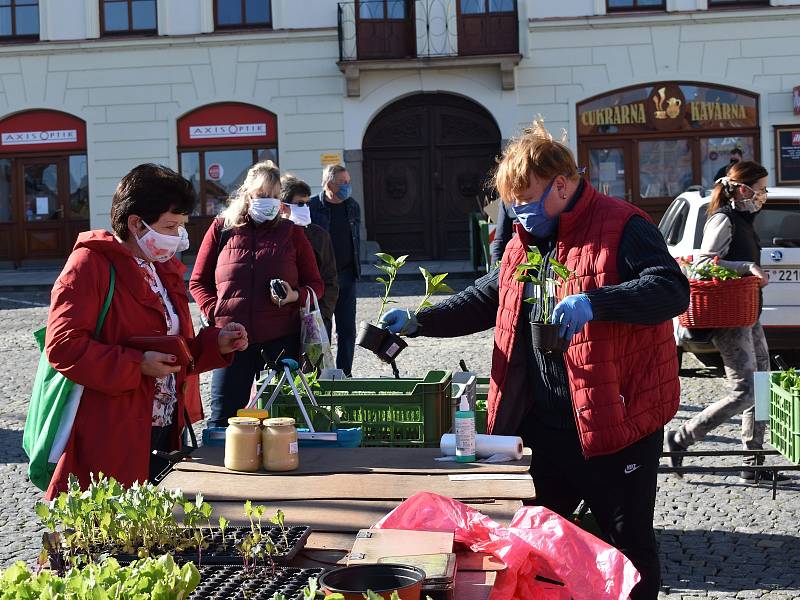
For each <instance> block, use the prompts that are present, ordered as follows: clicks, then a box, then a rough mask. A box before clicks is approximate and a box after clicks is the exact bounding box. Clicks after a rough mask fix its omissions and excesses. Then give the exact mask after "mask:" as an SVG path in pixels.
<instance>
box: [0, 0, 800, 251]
mask: <svg viewBox="0 0 800 600" xmlns="http://www.w3.org/2000/svg"><path fill="white" fill-rule="evenodd" d="M798 30H800V0H770V1H751V2H737V1H735V0H734V1H732V0H726V1H718V0H559V1H558V2H555V1H553V2H551V1H549V0H548V1H544V0H516V1H515V0H350V1H348V2H336V1H335V0H303V1H298V0H271V1H270V0H38V1H37V0H7V1H6V2H2V3H0V262H3V263H11V264H14V265H20V264H29V263H37V262H42V261H55V262H58V261H62V260H63V258H64V257H65V256H66V255H67V254H68V252H69V249H70V248H71V245H72V243H73V241H74V239H75V236H76V235H77V232H79V231H81V230H83V229H87V228H89V227H91V228H100V227H107V226H108V223H109V221H108V213H109V208H110V202H111V197H112V195H113V192H114V188H115V186H116V184H117V182H118V181H119V179H120V177H122V176H123V175H124V174H125V173H126V172H127V171H128V170H129V169H130V168H132V167H133V166H135V165H136V164H139V163H142V162H158V163H163V164H166V165H169V166H171V167H173V168H176V169H178V170H180V171H181V172H182V173H183V174H184V175H185V176H186V177H187V178H189V179H190V180H191V181H192V182H193V183H194V184H195V186H196V189H197V191H198V195H199V197H200V202H199V204H198V208H197V211H196V214H195V215H193V216H192V219H191V221H190V236H191V241H192V244H193V245H194V247H197V245H199V242H200V240H201V239H202V235H203V233H204V232H205V229H206V228H207V227H208V225H209V223H210V222H211V219H213V217H214V216H215V215H216V214H217V213H218V211H219V210H220V207H221V206H223V205H224V203H225V199H226V198H227V196H228V195H229V194H230V193H231V192H232V191H233V190H234V189H235V188H236V187H237V185H238V184H239V183H240V182H241V180H242V178H243V175H244V173H245V171H246V170H247V167H249V165H250V164H252V163H253V162H254V161H257V160H262V159H264V158H270V159H272V160H275V161H277V162H278V163H279V165H280V167H281V169H282V170H283V171H290V172H293V173H294V174H296V175H297V176H299V177H301V178H304V179H305V180H307V181H308V182H309V183H310V184H311V185H312V188H314V189H319V183H320V170H321V167H322V166H323V165H324V164H327V163H331V162H337V161H340V160H341V161H344V162H345V163H346V164H347V166H348V168H349V170H350V172H351V175H352V179H353V184H354V186H353V187H354V196H355V197H356V199H357V200H358V201H359V202H360V203H361V205H362V209H363V216H364V219H363V230H362V237H363V238H364V239H365V240H366V241H369V242H375V243H376V244H377V245H379V246H380V247H381V248H382V249H383V250H384V251H387V252H390V253H394V252H398V253H409V254H411V255H412V258H414V259H419V260H423V259H462V258H466V257H467V252H468V248H469V236H470V233H469V232H470V229H469V214H470V213H472V212H474V211H476V210H477V209H478V208H479V206H481V205H482V203H483V201H484V200H485V198H486V196H487V193H488V192H487V191H486V190H485V187H484V183H485V181H486V179H487V177H488V174H489V172H490V169H491V167H492V165H493V162H494V159H495V157H496V156H497V154H498V153H499V152H500V149H501V148H502V144H503V141H504V140H507V139H509V138H510V137H512V136H513V135H515V134H516V133H518V132H519V130H520V129H521V128H522V127H524V126H525V125H526V124H528V123H530V122H531V120H532V119H533V118H534V117H535V116H536V115H542V116H543V117H544V118H545V120H546V122H547V124H548V126H549V127H550V129H551V131H553V132H555V133H557V132H558V131H559V130H561V129H564V130H566V132H567V133H568V139H569V143H570V145H571V146H572V147H573V149H574V150H575V151H576V154H577V156H578V158H579V162H580V163H581V164H582V165H584V166H586V167H587V168H588V176H589V178H590V179H591V181H592V182H593V183H594V184H595V185H596V186H597V187H598V188H600V189H602V190H604V191H607V192H608V193H611V194H614V195H616V196H618V197H621V198H625V199H627V200H628V201H631V202H634V203H636V204H637V205H640V206H641V207H642V208H644V209H645V210H647V211H648V212H650V213H651V214H652V215H653V216H654V218H658V217H659V216H660V215H661V214H662V213H663V211H664V209H665V208H666V206H667V204H668V203H669V201H670V200H671V198H672V197H674V196H675V195H677V194H678V193H679V192H681V191H683V190H684V189H685V188H686V187H688V186H690V185H705V186H707V185H710V183H712V182H713V177H714V174H715V173H716V172H717V171H718V169H719V168H720V167H721V166H724V165H725V164H726V163H727V160H728V155H729V152H730V150H731V149H733V148H740V149H741V150H742V151H743V153H744V155H745V157H746V158H754V159H756V160H760V161H761V162H762V163H764V164H765V166H767V168H768V169H769V170H770V173H771V182H770V183H791V182H792V181H793V179H792V177H793V175H792V173H797V172H800V171H798V166H797V164H795V163H793V162H792V160H793V159H792V156H795V155H796V156H797V159H796V160H800V150H798V152H796V153H795V154H792V153H791V152H790V150H791V148H789V150H786V151H784V149H783V147H782V144H776V141H775V140H776V139H777V138H776V134H777V133H778V132H779V131H780V132H782V133H783V134H784V138H780V139H785V140H788V141H787V142H786V144H787V145H788V146H787V147H790V146H791V142H792V140H794V139H795V137H796V138H797V139H798V146H800V116H798V114H796V113H795V109H794V108H793V107H794V102H793V89H794V88H795V87H797V86H800V62H798V60H797V53H798V48H800V44H798V34H797V32H798ZM798 93H800V92H798ZM797 103H798V104H800V102H797ZM797 111H800V106H798V108H797ZM795 130H796V131H798V135H797V136H794V135H793V132H794V131H795ZM779 167H780V168H779ZM787 174H788V175H787ZM365 247H366V248H369V249H374V248H375V244H365ZM369 251H370V250H367V252H369Z"/></svg>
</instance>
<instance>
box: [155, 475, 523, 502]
mask: <svg viewBox="0 0 800 600" xmlns="http://www.w3.org/2000/svg"><path fill="white" fill-rule="evenodd" d="M482 476H488V477H491V479H480V480H473V481H453V480H452V479H451V476H449V475H406V474H393V473H373V474H368V475H362V474H352V473H345V474H341V475H305V476H303V477H296V476H279V475H274V476H270V477H242V476H240V475H235V474H230V473H205V472H192V471H172V472H171V473H170V474H169V475H167V476H166V477H165V478H164V480H163V481H162V482H161V484H160V487H164V488H179V489H181V490H183V493H184V494H185V495H187V496H194V495H195V494H197V493H198V492H199V493H202V494H203V496H204V497H205V499H206V500H207V501H209V502H212V501H216V502H219V501H236V500H243V499H249V500H253V501H254V502H265V501H269V500H404V499H406V498H409V497H410V496H412V495H414V494H416V493H417V492H434V493H436V494H441V495H442V496H448V497H450V498H455V499H456V500H465V499H467V500H469V499H484V498H493V499H507V500H517V499H523V498H533V497H534V489H533V479H531V477H530V475H524V474H518V473H509V474H495V475H491V474H482Z"/></svg>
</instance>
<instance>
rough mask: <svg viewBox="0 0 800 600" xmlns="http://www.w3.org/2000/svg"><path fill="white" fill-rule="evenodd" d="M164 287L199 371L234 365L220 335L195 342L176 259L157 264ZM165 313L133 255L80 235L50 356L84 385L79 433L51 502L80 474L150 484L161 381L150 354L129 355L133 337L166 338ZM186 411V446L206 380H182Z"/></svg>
mask: <svg viewBox="0 0 800 600" xmlns="http://www.w3.org/2000/svg"><path fill="white" fill-rule="evenodd" d="M109 264H113V265H114V269H115V271H116V281H115V284H114V297H113V299H112V301H111V307H110V308H109V311H108V315H107V316H106V320H105V322H104V324H103V328H102V329H101V330H100V335H99V339H98V340H93V339H92V335H93V333H94V328H95V325H96V324H97V318H98V316H99V314H100V310H101V308H102V306H103V302H104V301H105V298H106V294H107V293H108V283H109V274H110V269H109ZM156 270H157V272H158V276H159V278H160V279H161V282H162V283H163V284H164V287H165V288H166V290H167V293H168V294H169V298H170V300H171V302H172V305H173V306H174V308H175V312H176V313H177V314H178V317H179V318H180V334H181V335H182V336H183V337H185V338H186V340H187V342H188V343H189V347H190V349H191V351H192V355H193V356H194V359H195V368H196V372H201V371H208V370H210V369H213V368H217V367H223V366H226V365H228V364H229V362H230V358H232V356H231V355H226V356H223V355H220V353H219V349H218V346H217V337H218V335H219V330H218V329H216V328H208V329H204V330H203V331H202V332H201V333H200V335H199V336H197V337H195V336H194V329H193V327H192V318H191V315H190V313H189V301H188V298H187V295H186V288H185V283H184V278H183V273H184V271H185V270H186V267H185V266H184V265H183V264H181V263H180V261H178V260H177V259H172V260H170V261H168V262H166V263H156ZM165 334H166V322H165V319H164V309H163V305H162V303H161V300H160V299H159V297H158V296H157V295H156V294H155V293H154V292H153V291H152V290H151V289H150V285H149V284H148V283H147V282H146V281H145V278H144V275H143V273H142V269H141V268H140V267H139V266H138V265H137V264H136V261H135V260H134V258H133V255H132V254H131V252H130V251H129V250H128V249H127V248H126V247H125V246H123V245H122V244H120V243H119V242H118V241H117V240H116V239H115V238H114V236H113V235H111V234H110V233H108V232H107V231H87V232H84V233H81V234H80V235H79V236H78V241H77V242H76V244H75V248H74V249H73V251H72V254H70V256H69V259H68V260H67V264H66V265H65V267H64V270H63V271H62V272H61V275H59V277H58V280H57V281H56V282H55V285H54V286H53V290H52V293H51V302H50V314H49V315H48V318H47V337H46V340H45V352H46V353H47V358H48V360H49V361H50V364H52V365H53V367H54V368H55V369H56V370H58V371H59V372H61V373H63V374H64V375H65V376H66V377H67V378H69V379H70V380H72V381H74V382H75V383H79V384H81V385H83V386H84V387H85V389H84V391H83V395H82V396H81V402H80V407H79V408H78V413H77V415H76V416H75V424H74V426H73V428H72V434H71V435H70V438H69V440H68V442H67V446H66V448H65V450H64V454H63V455H62V456H61V459H60V460H59V461H58V465H57V466H56V470H55V473H54V474H53V479H52V480H51V482H50V487H49V488H48V489H47V494H46V497H47V498H48V499H52V498H53V497H54V496H57V495H58V493H59V492H61V491H64V490H65V489H66V486H67V476H68V475H69V474H70V473H74V474H75V475H77V476H78V478H79V480H80V482H81V485H82V486H84V487H85V486H87V485H88V483H89V474H90V473H99V472H101V471H102V472H103V473H105V474H106V475H109V476H112V477H114V478H116V479H117V480H118V481H120V483H122V484H123V485H126V486H128V485H130V484H132V483H133V482H134V481H136V480H138V481H144V480H145V479H147V476H148V469H149V461H150V430H151V426H152V415H153V394H154V379H153V378H152V377H147V376H145V375H142V372H141V368H140V364H141V362H142V353H141V352H139V351H137V350H132V349H130V348H126V347H125V345H124V343H125V340H127V339H128V338H130V337H131V336H134V335H165ZM176 383H177V390H178V404H177V406H176V409H175V415H174V418H173V436H172V446H173V449H177V448H178V447H179V446H180V431H181V430H182V429H183V425H184V417H183V407H184V403H185V405H186V408H187V410H188V412H189V416H190V418H191V419H192V420H193V421H197V420H200V419H202V418H203V411H202V407H201V405H200V393H199V386H198V377H197V375H192V376H188V377H187V375H186V373H185V371H181V372H179V373H178V374H177V382H176Z"/></svg>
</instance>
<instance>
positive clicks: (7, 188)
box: [0, 158, 14, 223]
mask: <svg viewBox="0 0 800 600" xmlns="http://www.w3.org/2000/svg"><path fill="white" fill-rule="evenodd" d="M11 186H12V184H11V159H10V158H0V223H10V222H11V221H13V220H14V209H13V206H14V203H13V199H14V198H13V193H12V189H13V188H12V187H11Z"/></svg>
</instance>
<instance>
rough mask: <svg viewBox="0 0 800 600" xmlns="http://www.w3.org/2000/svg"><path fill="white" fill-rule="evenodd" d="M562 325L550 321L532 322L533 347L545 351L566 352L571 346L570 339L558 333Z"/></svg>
mask: <svg viewBox="0 0 800 600" xmlns="http://www.w3.org/2000/svg"><path fill="white" fill-rule="evenodd" d="M560 327H561V326H560V325H552V324H550V323H531V342H532V343H533V347H534V348H538V349H539V350H542V351H544V352H564V351H565V350H566V349H567V348H569V340H565V339H564V338H562V337H560V336H559V335H558V330H559V328H560Z"/></svg>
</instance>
